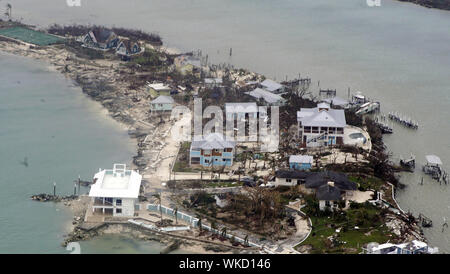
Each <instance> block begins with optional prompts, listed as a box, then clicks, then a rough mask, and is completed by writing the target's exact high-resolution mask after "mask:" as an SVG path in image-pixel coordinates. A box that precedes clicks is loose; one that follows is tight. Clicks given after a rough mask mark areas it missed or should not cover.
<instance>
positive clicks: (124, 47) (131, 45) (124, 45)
mask: <svg viewBox="0 0 450 274" xmlns="http://www.w3.org/2000/svg"><path fill="white" fill-rule="evenodd" d="M143 51H144V49H143V48H141V45H139V43H138V42H136V41H131V40H130V39H122V40H121V41H120V42H119V44H118V45H117V48H116V54H117V55H119V56H121V57H122V58H124V59H128V58H129V57H131V56H133V55H137V54H140V53H141V52H143Z"/></svg>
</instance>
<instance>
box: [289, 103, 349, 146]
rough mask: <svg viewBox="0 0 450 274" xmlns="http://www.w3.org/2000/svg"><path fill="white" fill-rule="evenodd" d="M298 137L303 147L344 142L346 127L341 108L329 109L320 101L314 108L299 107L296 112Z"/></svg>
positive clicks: (328, 106) (327, 105)
mask: <svg viewBox="0 0 450 274" xmlns="http://www.w3.org/2000/svg"><path fill="white" fill-rule="evenodd" d="M297 123H298V137H299V139H300V140H301V143H302V145H303V146H304V147H317V146H328V145H336V144H338V145H340V144H343V143H344V128H345V127H346V125H347V124H346V120H345V113H344V110H343V109H331V108H330V105H329V104H326V103H320V104H318V105H317V107H316V108H301V109H300V111H298V112H297Z"/></svg>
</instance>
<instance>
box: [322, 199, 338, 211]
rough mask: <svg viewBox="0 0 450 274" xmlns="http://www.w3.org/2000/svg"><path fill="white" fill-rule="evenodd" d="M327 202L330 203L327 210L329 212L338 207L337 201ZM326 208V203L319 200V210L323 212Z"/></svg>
mask: <svg viewBox="0 0 450 274" xmlns="http://www.w3.org/2000/svg"><path fill="white" fill-rule="evenodd" d="M329 202H330V206H329V208H330V209H331V210H334V209H336V208H337V207H338V202H337V201H329ZM326 208H327V205H326V201H324V200H320V201H319V209H320V210H325V209H326Z"/></svg>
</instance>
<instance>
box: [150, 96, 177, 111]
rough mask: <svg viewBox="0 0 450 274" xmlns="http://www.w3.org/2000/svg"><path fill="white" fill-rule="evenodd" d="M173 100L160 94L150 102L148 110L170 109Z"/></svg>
mask: <svg viewBox="0 0 450 274" xmlns="http://www.w3.org/2000/svg"><path fill="white" fill-rule="evenodd" d="M174 103H175V101H174V100H173V98H172V97H170V96H165V95H160V96H158V98H156V99H155V100H153V101H151V102H150V112H151V113H154V112H166V111H172V108H173V105H174Z"/></svg>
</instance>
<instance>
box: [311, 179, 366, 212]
mask: <svg viewBox="0 0 450 274" xmlns="http://www.w3.org/2000/svg"><path fill="white" fill-rule="evenodd" d="M305 187H306V188H307V189H310V190H312V192H315V194H316V198H317V200H319V209H320V210H325V209H326V208H328V209H330V210H334V209H336V208H337V207H338V206H339V203H340V202H341V201H342V200H345V199H346V197H351V196H352V195H353V191H355V190H356V189H357V185H356V183H355V182H352V181H350V180H349V179H348V176H347V175H346V174H344V173H339V172H334V171H323V172H311V173H310V174H309V176H308V177H307V178H306V180H305Z"/></svg>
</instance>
